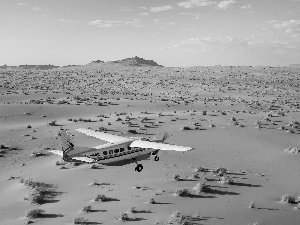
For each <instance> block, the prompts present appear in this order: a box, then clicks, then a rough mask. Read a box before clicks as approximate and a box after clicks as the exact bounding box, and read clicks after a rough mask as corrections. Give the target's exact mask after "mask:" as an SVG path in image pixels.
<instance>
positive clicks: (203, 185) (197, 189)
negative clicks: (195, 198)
mask: <svg viewBox="0 0 300 225" xmlns="http://www.w3.org/2000/svg"><path fill="white" fill-rule="evenodd" d="M193 190H194V191H195V192H196V193H197V194H200V193H201V192H209V190H210V187H209V185H207V184H206V183H204V182H202V183H201V182H200V183H197V184H196V186H195V187H194V188H193Z"/></svg>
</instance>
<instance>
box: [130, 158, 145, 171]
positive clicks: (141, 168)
mask: <svg viewBox="0 0 300 225" xmlns="http://www.w3.org/2000/svg"><path fill="white" fill-rule="evenodd" d="M132 160H133V161H134V162H135V163H136V167H135V169H134V170H135V171H138V172H141V171H142V170H143V165H142V164H138V162H137V161H136V159H135V158H132Z"/></svg>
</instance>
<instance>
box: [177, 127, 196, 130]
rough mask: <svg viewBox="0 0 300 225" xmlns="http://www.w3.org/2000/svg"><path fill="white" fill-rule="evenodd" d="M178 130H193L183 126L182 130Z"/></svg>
mask: <svg viewBox="0 0 300 225" xmlns="http://www.w3.org/2000/svg"><path fill="white" fill-rule="evenodd" d="M180 130H193V129H192V128H191V127H189V126H183V127H182V128H180Z"/></svg>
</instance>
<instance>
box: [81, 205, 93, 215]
mask: <svg viewBox="0 0 300 225" xmlns="http://www.w3.org/2000/svg"><path fill="white" fill-rule="evenodd" d="M91 210H92V206H90V205H87V206H83V207H82V209H81V210H80V211H81V212H85V213H87V212H90V211H91Z"/></svg>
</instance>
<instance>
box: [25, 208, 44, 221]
mask: <svg viewBox="0 0 300 225" xmlns="http://www.w3.org/2000/svg"><path fill="white" fill-rule="evenodd" d="M44 214H45V210H43V209H31V210H29V211H28V212H27V213H26V217H27V218H30V219H36V218H41V217H43V215H44Z"/></svg>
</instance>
